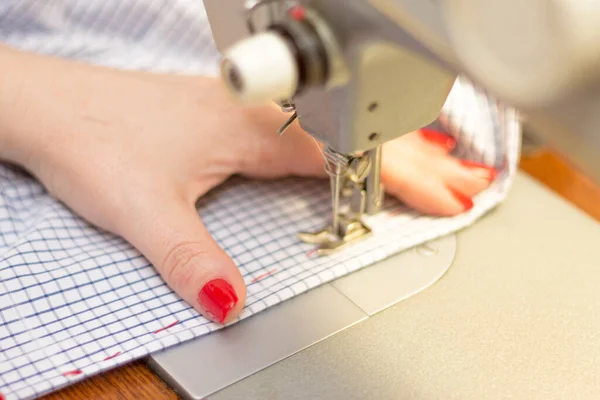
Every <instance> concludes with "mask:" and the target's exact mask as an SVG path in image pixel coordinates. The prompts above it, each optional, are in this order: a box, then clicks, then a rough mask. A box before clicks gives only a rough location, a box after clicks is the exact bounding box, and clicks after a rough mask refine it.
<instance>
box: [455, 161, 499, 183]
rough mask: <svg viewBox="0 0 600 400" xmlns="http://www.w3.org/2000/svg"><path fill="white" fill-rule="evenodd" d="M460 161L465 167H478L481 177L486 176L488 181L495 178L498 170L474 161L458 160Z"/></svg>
mask: <svg viewBox="0 0 600 400" xmlns="http://www.w3.org/2000/svg"><path fill="white" fill-rule="evenodd" d="M460 163H461V164H462V165H463V166H464V167H467V168H471V169H479V170H481V171H482V178H487V179H488V180H489V181H490V182H491V181H493V180H494V179H496V176H497V175H498V171H496V169H495V168H493V167H490V166H488V165H485V164H481V163H478V162H475V161H468V160H460Z"/></svg>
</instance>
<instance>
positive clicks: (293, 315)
mask: <svg viewBox="0 0 600 400" xmlns="http://www.w3.org/2000/svg"><path fill="white" fill-rule="evenodd" d="M455 250H456V239H455V237H454V236H449V237H446V238H444V239H441V240H438V241H435V242H432V243H431V244H429V245H427V246H425V247H423V248H421V249H413V250H409V251H406V252H404V253H401V254H398V255H396V256H394V257H391V258H389V259H387V260H385V261H382V262H380V263H378V264H376V265H373V266H370V267H367V268H365V269H362V270H360V271H358V272H356V273H354V274H352V275H349V276H347V277H344V278H342V279H340V280H338V281H337V282H333V283H332V284H326V285H323V286H321V287H318V288H316V289H313V290H311V291H309V292H307V293H305V294H302V295H300V296H298V297H295V298H293V299H291V300H288V301H285V302H283V303H282V304H279V305H277V306H274V307H272V308H269V309H267V310H265V311H263V312H261V313H260V314H258V315H255V316H253V317H251V318H248V319H246V320H244V321H242V322H240V323H238V324H235V325H232V326H230V327H228V328H226V329H223V330H221V331H218V332H215V333H213V334H210V335H207V336H203V337H201V338H198V339H196V340H192V341H190V342H187V343H184V344H182V345H180V346H177V347H175V348H172V349H169V350H166V351H164V352H161V353H157V354H155V355H152V356H151V357H149V358H148V363H149V365H150V367H152V369H154V370H155V371H156V372H157V373H158V374H159V375H160V376H161V377H162V378H163V379H164V380H165V381H166V382H167V383H168V384H169V385H170V386H171V387H173V388H174V389H175V390H176V391H177V392H178V393H179V394H180V395H182V396H183V397H185V398H189V399H201V398H205V397H206V396H209V395H210V394H213V393H215V392H217V391H219V390H221V389H223V388H225V387H227V386H229V385H232V384H234V383H236V382H238V381H240V380H242V379H244V378H246V377H248V376H250V375H252V374H254V373H256V372H258V371H260V370H263V369H265V368H267V367H268V366H270V365H272V364H274V363H277V362H278V361H280V360H283V359H285V358H287V357H289V356H291V355H293V354H295V353H297V352H299V351H301V350H303V349H305V348H307V347H310V346H312V345H313V344H315V343H317V342H319V341H322V340H323V339H326V338H327V337H329V336H331V335H334V334H335V333H337V332H340V331H342V330H344V329H346V328H348V327H350V326H352V325H354V324H356V323H357V322H360V321H362V320H364V319H366V318H368V316H369V315H372V314H374V313H375V312H377V311H379V310H382V309H384V308H386V307H388V306H390V305H392V304H394V303H396V302H398V301H400V300H402V299H405V298H408V297H410V296H412V295H414V294H416V293H418V292H419V291H421V290H422V289H424V288H426V287H427V286H429V285H431V284H433V283H434V282H435V281H437V280H438V279H439V278H440V277H441V276H442V275H443V274H444V273H445V272H446V271H447V270H448V268H449V267H450V265H451V263H452V260H453V258H454V254H455ZM355 277H356V278H355ZM200 360H201V362H200Z"/></svg>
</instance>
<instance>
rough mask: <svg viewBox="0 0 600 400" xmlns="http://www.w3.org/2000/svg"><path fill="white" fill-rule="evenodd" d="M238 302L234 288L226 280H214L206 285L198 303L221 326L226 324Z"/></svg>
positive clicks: (201, 291)
mask: <svg viewBox="0 0 600 400" xmlns="http://www.w3.org/2000/svg"><path fill="white" fill-rule="evenodd" d="M237 301H238V297H237V295H236V294H235V290H233V286H231V285H230V284H229V282H227V281H226V280H225V279H213V280H212V281H210V282H208V283H207V284H205V285H204V287H203V288H202V290H200V293H199V294H198V302H199V303H200V305H201V306H202V308H203V309H204V311H206V313H207V314H208V315H209V316H210V317H212V318H214V319H215V320H216V321H218V322H219V323H221V324H222V323H223V322H225V319H226V318H227V315H228V314H229V312H230V311H231V310H232V309H233V307H235V305H236V303H237Z"/></svg>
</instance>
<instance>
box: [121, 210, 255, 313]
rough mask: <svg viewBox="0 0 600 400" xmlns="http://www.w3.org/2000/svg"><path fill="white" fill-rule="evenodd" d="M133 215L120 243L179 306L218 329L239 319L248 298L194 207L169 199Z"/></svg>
mask: <svg viewBox="0 0 600 400" xmlns="http://www.w3.org/2000/svg"><path fill="white" fill-rule="evenodd" d="M146 199H147V198H146ZM149 203H150V204H149ZM133 213H134V214H135V217H134V218H133V220H132V219H131V218H129V220H128V221H127V225H128V226H125V227H123V229H121V231H122V235H123V237H124V238H125V239H126V240H127V241H129V243H131V244H132V245H133V246H135V247H136V248H137V249H138V250H139V251H140V252H142V254H144V256H145V257H146V258H147V259H148V260H149V261H150V262H151V263H152V264H153V265H154V267H155V268H156V269H157V270H158V272H159V273H160V275H161V276H162V278H163V279H164V280H165V282H166V283H167V284H168V285H169V286H170V287H171V288H172V289H173V290H174V291H175V292H176V293H177V294H178V295H179V296H180V297H181V298H182V299H183V300H185V301H186V302H187V303H188V304H189V305H191V306H192V307H194V308H195V309H196V310H197V311H198V312H200V313H202V314H203V315H204V316H205V317H207V318H209V319H211V320H212V321H215V322H218V323H221V324H223V323H225V322H228V321H230V320H232V319H233V318H235V317H236V316H237V315H238V314H239V313H240V311H241V310H242V307H243V305H244V301H245V298H246V286H245V284H244V280H243V278H242V275H241V273H240V271H239V269H238V268H237V267H236V265H235V264H234V263H233V261H232V260H231V258H230V257H229V256H228V255H227V254H226V253H225V252H224V251H223V249H221V248H220V247H219V245H218V244H217V242H216V241H215V240H214V239H213V238H212V237H211V235H210V233H209V232H208V231H207V229H206V227H205V226H204V224H203V223H202V221H201V220H200V217H199V215H198V212H197V210H196V208H195V207H194V206H193V205H191V204H187V203H186V202H185V201H182V200H173V199H171V200H170V201H168V200H164V201H156V200H153V201H151V202H148V201H147V200H146V201H145V202H144V206H142V207H139V208H138V209H137V210H136V211H134V212H133Z"/></svg>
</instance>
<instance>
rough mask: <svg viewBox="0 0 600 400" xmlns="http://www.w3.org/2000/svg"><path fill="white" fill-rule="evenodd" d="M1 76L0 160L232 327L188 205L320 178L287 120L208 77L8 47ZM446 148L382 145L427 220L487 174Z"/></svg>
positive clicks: (428, 142) (423, 137)
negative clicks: (271, 181)
mask: <svg viewBox="0 0 600 400" xmlns="http://www.w3.org/2000/svg"><path fill="white" fill-rule="evenodd" d="M0 65H1V66H0V76H3V78H0V79H2V80H1V81H0V132H1V133H0V158H2V159H4V160H6V161H10V162H13V163H16V164H19V165H21V166H23V167H24V168H26V169H27V170H28V171H30V172H31V173H32V174H33V175H34V176H35V177H36V178H37V179H39V180H40V182H42V184H43V185H44V186H45V187H46V188H47V190H48V191H49V192H50V193H51V194H52V195H53V196H55V197H56V198H58V199H60V200H62V201H63V202H64V203H65V204H66V205H67V206H68V207H70V208H71V209H72V210H73V211H74V212H76V213H78V214H79V215H81V216H82V217H83V218H85V219H87V220H88V221H89V222H90V223H92V224H94V225H96V226H98V227H100V228H102V229H104V230H107V231H110V232H112V233H115V234H117V235H120V236H122V237H123V238H124V239H126V240H127V241H128V242H129V243H131V244H132V245H133V246H135V247H136V248H137V249H138V250H139V251H140V252H141V253H142V254H144V256H146V258H147V259H148V260H149V261H150V262H151V263H152V264H153V265H154V266H155V267H156V269H157V270H158V272H159V273H160V274H161V276H162V278H163V279H164V280H165V281H166V282H167V284H168V285H169V286H170V287H171V288H172V289H173V290H174V291H175V292H177V293H178V294H179V295H180V296H181V297H182V298H183V299H184V300H185V301H186V302H187V303H188V304H190V305H191V306H193V307H194V308H195V309H196V310H198V311H199V312H200V313H202V314H203V315H205V316H206V317H207V318H209V319H211V320H213V321H216V322H218V323H226V322H228V321H230V320H232V319H233V318H235V317H236V316H237V315H238V314H239V313H240V311H241V309H242V308H243V305H244V301H245V298H246V288H245V285H244V281H243V278H242V276H241V274H240V271H239V269H238V268H237V267H236V265H235V264H234V263H233V261H232V260H231V258H229V256H228V255H227V254H226V253H225V252H224V251H223V250H222V249H221V248H220V247H219V245H218V244H217V243H216V242H215V240H214V239H213V238H212V237H211V236H210V234H209V233H208V231H207V230H206V228H205V226H204V225H203V223H202V221H201V220H200V217H199V215H198V213H197V210H196V209H195V204H196V201H197V199H198V198H199V197H201V196H202V195H204V194H205V193H207V192H208V191H209V190H210V189H212V188H214V187H215V186H217V185H219V184H220V183H222V182H223V181H224V180H226V179H227V178H229V177H230V176H231V175H233V174H236V173H240V174H243V175H246V176H249V177H253V178H261V179H264V178H275V177H282V176H288V175H297V176H323V177H324V176H325V173H324V170H323V159H322V156H321V154H320V152H319V149H318V147H317V145H315V142H314V141H313V140H312V139H311V138H310V136H309V135H308V134H306V133H305V132H303V131H302V130H301V128H300V127H299V126H298V124H294V125H293V126H292V127H291V128H290V129H289V130H288V131H287V132H286V134H285V135H284V136H283V137H279V136H278V135H277V134H276V133H275V132H276V130H277V128H278V127H279V126H280V125H281V124H282V123H283V122H284V121H285V120H286V119H287V117H288V116H287V115H285V114H283V113H281V112H280V111H279V110H278V109H277V108H276V106H265V107H256V108H241V107H239V106H238V105H236V104H235V103H233V102H232V101H231V100H230V99H229V98H228V96H227V94H226V93H225V91H224V89H223V88H222V86H221V84H220V82H219V81H218V80H217V79H215V78H208V77H190V76H173V75H158V74H150V73H144V72H127V71H119V70H112V69H107V68H101V67H95V66H91V65H86V64H79V63H75V62H72V61H65V60H56V59H51V58H47V57H43V56H37V55H32V54H26V53H21V52H16V51H13V50H11V49H6V48H1V49H0ZM17 71H18V72H17ZM6 76H10V79H9V78H6ZM453 146H454V142H453V140H452V139H451V138H449V137H448V136H446V135H443V134H440V133H437V132H428V131H422V132H419V133H413V134H409V135H405V136H403V137H401V138H399V139H398V140H395V141H393V142H390V143H388V144H386V145H385V146H384V158H383V160H384V161H383V174H382V179H383V183H384V185H386V188H387V190H388V191H389V192H390V193H392V194H394V195H396V196H398V197H400V198H401V199H402V200H404V201H405V202H406V203H408V204H409V205H411V206H413V207H415V208H417V209H418V210H420V211H423V212H427V213H431V214H437V215H455V214H458V213H461V212H463V211H465V210H466V209H468V208H470V207H472V202H471V200H470V197H471V196H473V195H474V194H476V193H478V192H480V191H481V190H483V189H485V188H486V187H487V186H488V184H489V182H490V181H491V180H492V179H493V176H494V171H493V170H492V169H490V168H488V167H485V166H480V165H467V164H464V163H461V162H460V161H458V160H456V159H454V158H452V157H451V156H449V155H448V154H449V152H450V150H451V149H452V147H453Z"/></svg>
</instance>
